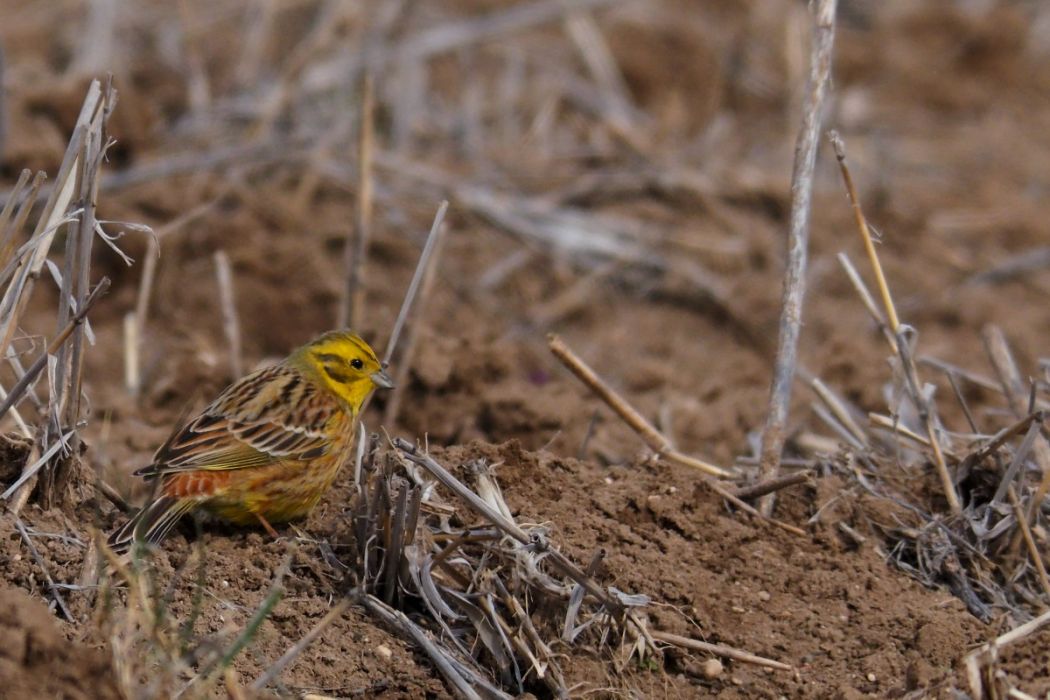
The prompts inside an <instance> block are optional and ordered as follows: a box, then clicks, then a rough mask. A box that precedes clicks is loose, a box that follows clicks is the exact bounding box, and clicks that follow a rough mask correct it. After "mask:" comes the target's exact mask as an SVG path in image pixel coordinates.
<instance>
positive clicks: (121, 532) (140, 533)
mask: <svg viewBox="0 0 1050 700" xmlns="http://www.w3.org/2000/svg"><path fill="white" fill-rule="evenodd" d="M196 503H197V500H196V499H194V498H176V497H174V496H161V497H160V498H157V499H156V500H154V501H152V502H151V503H147V504H146V505H145V506H143V507H142V509H141V510H139V512H138V513H136V514H135V515H134V516H133V517H132V518H131V519H130V520H128V521H127V522H126V523H124V524H123V525H122V526H120V528H118V529H117V530H116V531H115V532H114V533H113V534H112V535H110V536H109V540H108V541H107V544H109V546H110V548H111V549H112V550H113V551H114V552H116V553H117V554H123V553H124V552H127V551H128V550H129V549H130V548H131V544H132V543H133V542H134V541H136V540H138V541H140V542H148V543H150V544H160V542H161V540H163V539H164V538H165V537H166V536H167V535H168V533H169V532H170V531H171V528H173V527H175V523H177V522H179V519H180V518H181V517H182V516H183V515H185V514H186V513H187V512H188V511H189V510H190V509H192V508H193V506H195V505H196Z"/></svg>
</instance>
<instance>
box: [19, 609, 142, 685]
mask: <svg viewBox="0 0 1050 700" xmlns="http://www.w3.org/2000/svg"><path fill="white" fill-rule="evenodd" d="M0 678H2V679H3V683H4V687H3V693H2V694H3V696H4V697H9V698H64V699H67V700H78V699H79V698H84V700H88V699H89V698H90V699H92V700H109V699H110V698H112V699H113V700H119V699H120V698H121V697H122V696H121V694H120V691H118V690H117V686H116V685H115V684H114V682H113V678H112V671H111V669H110V663H109V659H108V658H106V655H105V654H104V653H103V652H102V651H100V650H98V649H92V648H90V647H87V646H84V645H82V644H77V643H76V642H70V641H68V640H66V639H65V638H64V637H63V636H62V635H61V634H60V633H59V631H58V627H57V625H56V624H55V619H54V617H53V616H52V615H51V613H50V612H49V611H48V609H47V608H46V607H45V606H44V604H43V603H42V602H40V600H39V599H34V598H31V597H30V596H29V595H28V594H27V593H25V592H24V591H21V590H18V589H13V588H6V589H2V590H0Z"/></svg>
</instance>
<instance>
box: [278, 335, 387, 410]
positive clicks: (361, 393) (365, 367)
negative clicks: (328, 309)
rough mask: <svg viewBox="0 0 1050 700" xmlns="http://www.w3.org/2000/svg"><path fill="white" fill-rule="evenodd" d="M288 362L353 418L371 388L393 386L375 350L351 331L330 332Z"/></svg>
mask: <svg viewBox="0 0 1050 700" xmlns="http://www.w3.org/2000/svg"><path fill="white" fill-rule="evenodd" d="M288 361H289V363H290V364H292V365H295V366H296V367H299V368H300V369H304V370H306V371H308V372H310V374H312V375H314V377H315V378H316V379H317V381H318V382H319V383H320V384H321V386H323V387H325V388H326V389H327V390H328V391H330V392H331V393H332V394H334V395H335V396H337V397H338V398H340V399H342V400H343V401H344V402H345V403H346V405H347V406H348V407H349V408H350V412H351V413H353V414H354V415H356V414H357V412H358V411H359V410H360V409H361V405H362V404H364V402H365V399H367V398H368V395H369V394H371V393H372V391H373V390H374V389H376V388H380V389H392V388H393V387H394V382H393V381H391V379H390V376H389V375H387V373H386V372H385V371H383V366H382V364H381V363H380V362H379V359H378V358H377V357H376V354H375V351H374V350H372V348H371V347H369V345H368V343H366V342H365V341H363V340H361V338H359V337H358V336H356V335H354V334H353V333H351V332H350V331H329V332H328V333H325V334H324V335H322V336H321V337H319V338H317V339H316V340H313V341H311V342H310V343H307V344H306V345H304V346H303V347H301V348H299V349H298V350H296V351H295V352H293V353H292V354H291V356H290V357H289V358H288Z"/></svg>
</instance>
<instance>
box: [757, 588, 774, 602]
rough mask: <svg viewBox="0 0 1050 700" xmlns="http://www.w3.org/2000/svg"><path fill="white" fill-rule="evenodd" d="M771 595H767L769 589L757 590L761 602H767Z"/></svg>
mask: <svg viewBox="0 0 1050 700" xmlns="http://www.w3.org/2000/svg"><path fill="white" fill-rule="evenodd" d="M772 597H773V596H771V595H769V591H759V592H758V599H759V600H761V601H762V602H763V603H768V602H769V599H770V598H772Z"/></svg>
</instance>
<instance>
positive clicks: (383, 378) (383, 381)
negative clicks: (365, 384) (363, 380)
mask: <svg viewBox="0 0 1050 700" xmlns="http://www.w3.org/2000/svg"><path fill="white" fill-rule="evenodd" d="M372 383H373V384H375V385H376V386H377V387H379V388H380V389H393V388H394V380H393V379H391V378H390V375H389V374H387V373H386V370H382V369H381V370H379V371H378V372H372Z"/></svg>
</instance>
